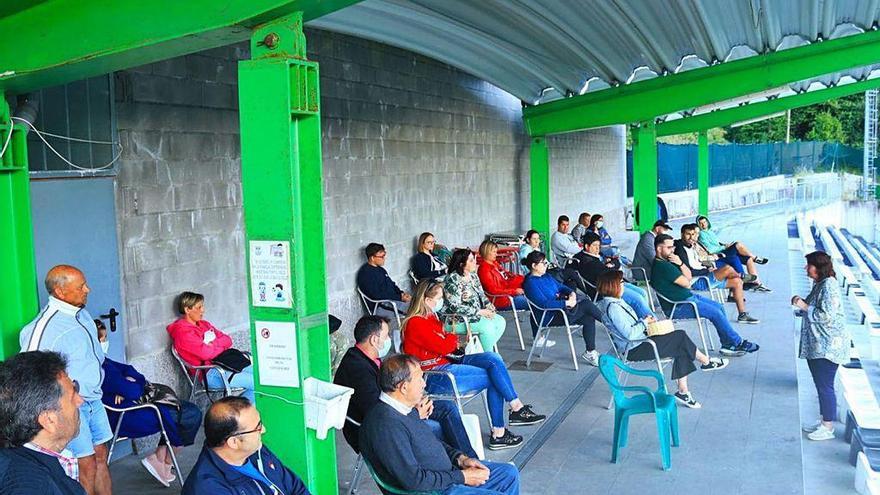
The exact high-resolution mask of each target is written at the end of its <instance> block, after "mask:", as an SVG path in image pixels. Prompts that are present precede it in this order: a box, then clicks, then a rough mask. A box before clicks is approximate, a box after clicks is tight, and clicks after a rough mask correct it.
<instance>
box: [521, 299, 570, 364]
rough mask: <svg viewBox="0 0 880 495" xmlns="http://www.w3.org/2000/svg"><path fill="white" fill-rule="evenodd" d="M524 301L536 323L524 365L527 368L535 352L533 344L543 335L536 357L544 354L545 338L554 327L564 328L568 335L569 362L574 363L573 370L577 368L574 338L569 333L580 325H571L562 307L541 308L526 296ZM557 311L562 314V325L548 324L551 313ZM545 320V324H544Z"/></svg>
mask: <svg viewBox="0 0 880 495" xmlns="http://www.w3.org/2000/svg"><path fill="white" fill-rule="evenodd" d="M526 301H528V303H529V313H530V314H531V317H532V319H533V320H534V321H535V324H537V325H538V333H537V334H536V335H535V338H534V339H533V340H532V348H531V350H529V357H528V358H527V359H526V367H527V368H528V367H529V366H531V364H532V355H533V354H534V353H535V345H536V344H537V343H538V340H540V339H541V337H542V336H543V337H544V343H543V345H541V352H540V353H539V354H538V357H541V356H543V355H544V349H546V348H547V339H548V338H549V336H550V329H551V328H554V327H558V328H563V327H564V328H565V335H566V336H567V337H568V345H569V347H570V348H571V362H572V363H573V364H574V369H575V371H577V370H578V362H577V353H576V352H575V350H574V340H573V339H572V338H571V334H572V333H574V332H576V331H577V327H580V326H581V325H571V324H570V323H569V322H568V315H567V314H566V313H565V310H564V309H561V308H542V307H540V306H538V305H537V304H535V303H534V302H532V300H531V299H529V298H528V297H526ZM539 312H540V314H541V318H540V320H539V319H538V314H539ZM556 312H558V313H559V314H561V315H562V321H563V322H564V323H563V325H553V326H551V325H550V322H552V321H553V316H554V315H553V313H556ZM545 322H546V324H545Z"/></svg>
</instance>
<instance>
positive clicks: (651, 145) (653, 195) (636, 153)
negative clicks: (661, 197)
mask: <svg viewBox="0 0 880 495" xmlns="http://www.w3.org/2000/svg"><path fill="white" fill-rule="evenodd" d="M633 203H634V206H633V207H634V208H635V212H636V218H635V229H636V230H638V231H639V232H646V231H648V230H650V229H651V226H652V225H654V222H656V221H657V132H656V129H655V128H654V122H653V121H650V122H642V123H641V124H640V125H639V126H638V127H636V128H634V129H633Z"/></svg>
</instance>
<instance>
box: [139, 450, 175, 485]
mask: <svg viewBox="0 0 880 495" xmlns="http://www.w3.org/2000/svg"><path fill="white" fill-rule="evenodd" d="M141 464H143V465H144V467H145V468H146V469H147V471H148V472H149V473H150V474H151V475H153V478H156V481H158V482H159V483H162V486H164V487H165V488H168V487H169V486H171V483H168V482H167V481H166V480H165V478H163V477H162V475H161V474H159V473H160V470H161V469H162V468H163V466H162V465H163V464H165V463H163V462H161V461H160V460H159V459H157V458H156V454H155V453H153V454H150V455H148V456H147V457H144V458H143V459H141Z"/></svg>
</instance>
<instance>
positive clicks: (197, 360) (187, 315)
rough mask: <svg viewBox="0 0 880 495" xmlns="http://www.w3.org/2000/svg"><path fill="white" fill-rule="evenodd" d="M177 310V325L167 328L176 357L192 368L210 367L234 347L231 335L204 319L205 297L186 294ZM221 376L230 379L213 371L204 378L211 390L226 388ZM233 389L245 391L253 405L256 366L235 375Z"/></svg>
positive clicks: (175, 323)
mask: <svg viewBox="0 0 880 495" xmlns="http://www.w3.org/2000/svg"><path fill="white" fill-rule="evenodd" d="M177 310H178V311H179V312H180V314H181V315H183V316H181V317H180V318H179V319H178V320H177V321H175V322H174V323H172V324H170V325H168V328H167V330H168V335H170V336H171V341H172V345H173V346H174V350H175V351H177V354H178V355H179V356H180V357H181V358H182V359H183V360H184V361H186V362H187V363H189V364H191V365H193V366H202V365H205V364H211V360H212V359H214V358H215V357H217V355H219V354H220V353H221V352H223V351H225V350H226V349H229V348H230V347H232V339H231V338H229V335H226V334H225V333H223V332H221V331H220V330H219V329H217V328H216V327H215V326H214V325H212V324H211V322H209V321H208V320H205V319H203V317H204V315H205V296H203V295H201V294H197V293H195V292H184V293H182V294H181V295H180V296H179V297H178V301H177ZM220 373H224V375H225V376H226V377H227V379H228V377H229V375H231V373H230V372H228V371H219V370H216V369H212V370H210V371H208V374H207V376H206V377H205V378H206V380H207V382H208V387H210V388H223V378H222V377H221V376H220ZM229 385H230V386H231V387H241V388H244V389H245V390H244V393H242V394H241V396H242V397H247V398H248V399H249V400H250V401H251V402H252V403H253V402H254V372H253V366H248V367H247V368H245V369H243V370H242V371H241V372H239V373H236V374H235V376H233V377H232V380H231V381H230V382H229Z"/></svg>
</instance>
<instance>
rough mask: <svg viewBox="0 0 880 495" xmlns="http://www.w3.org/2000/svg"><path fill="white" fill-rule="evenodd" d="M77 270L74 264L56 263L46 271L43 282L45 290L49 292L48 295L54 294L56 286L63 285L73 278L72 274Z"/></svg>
mask: <svg viewBox="0 0 880 495" xmlns="http://www.w3.org/2000/svg"><path fill="white" fill-rule="evenodd" d="M77 272H79V269H78V268H76V267H75V266H70V265H57V266H54V267H52V269H51V270H49V272H48V273H46V280H45V281H44V283H45V284H46V291H48V292H49V295H50V296H51V295H54V294H55V288H56V287H64V286H65V285H67V283H68V282H70V281H71V280H72V279H73V274H74V273H77Z"/></svg>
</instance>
